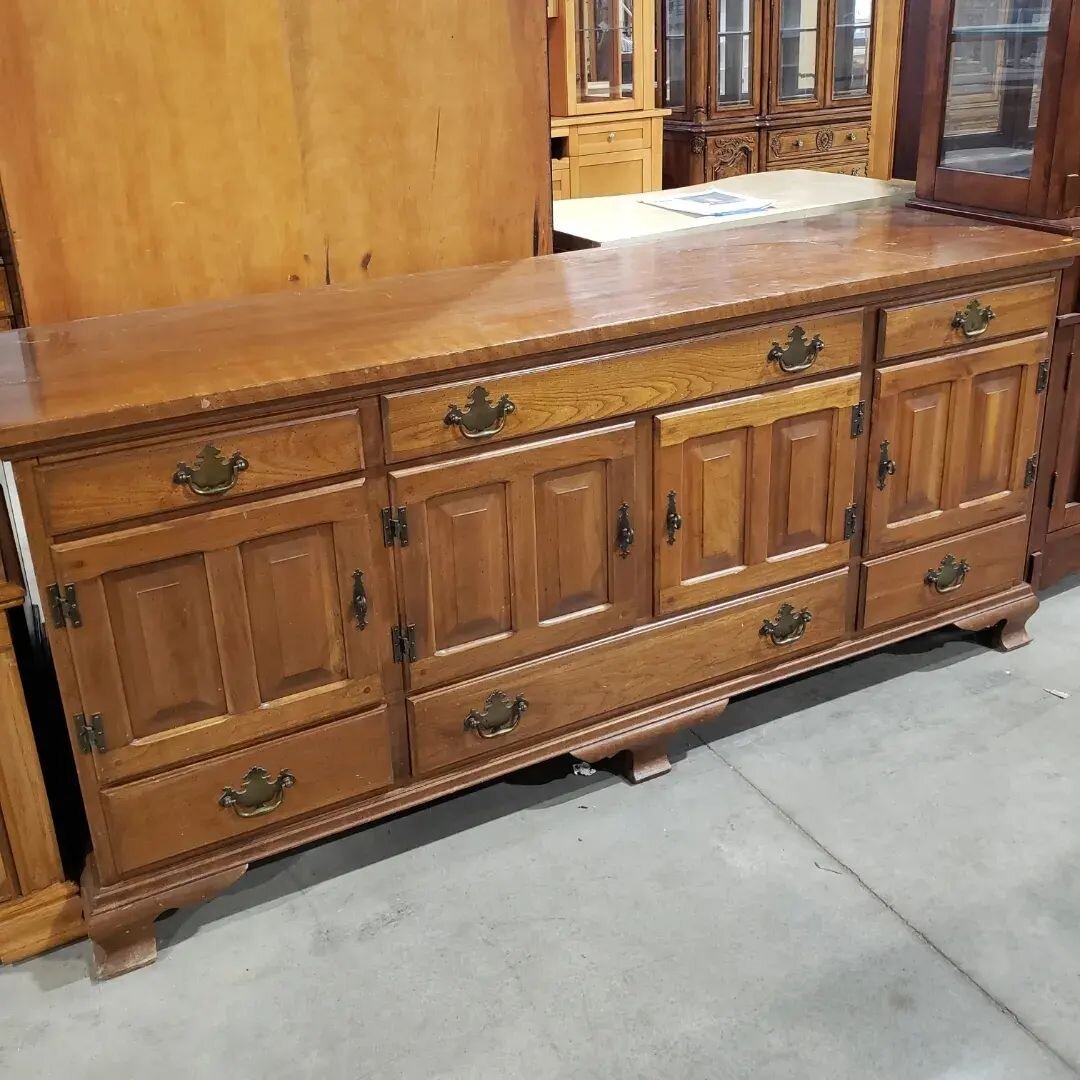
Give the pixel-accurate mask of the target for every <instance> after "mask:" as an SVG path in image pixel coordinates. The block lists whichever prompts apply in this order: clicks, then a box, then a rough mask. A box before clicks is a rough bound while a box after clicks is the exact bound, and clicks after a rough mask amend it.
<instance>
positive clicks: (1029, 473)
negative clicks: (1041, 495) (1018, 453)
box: [1024, 454, 1039, 488]
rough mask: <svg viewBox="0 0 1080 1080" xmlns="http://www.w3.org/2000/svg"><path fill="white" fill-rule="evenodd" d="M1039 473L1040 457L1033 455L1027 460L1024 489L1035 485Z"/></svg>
mask: <svg viewBox="0 0 1080 1080" xmlns="http://www.w3.org/2000/svg"><path fill="white" fill-rule="evenodd" d="M1038 471H1039V455H1038V454H1032V455H1031V457H1029V458H1028V459H1027V466H1026V468H1025V469H1024V487H1026V488H1029V487H1031V485H1032V484H1034V483H1035V475H1036V473H1038Z"/></svg>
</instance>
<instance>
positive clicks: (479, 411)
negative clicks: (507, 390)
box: [443, 386, 517, 439]
mask: <svg viewBox="0 0 1080 1080" xmlns="http://www.w3.org/2000/svg"><path fill="white" fill-rule="evenodd" d="M468 401H469V405H468V407H467V408H466V409H464V410H462V409H459V408H458V406H457V405H451V406H450V409H449V411H448V412H447V414H446V416H445V417H443V423H444V424H446V426H447V427H456V428H457V429H458V430H459V431H460V432H461V434H462V435H464V436H465V438H466V439H488V438H490V437H491V436H492V435H498V434H499V432H500V431H502V429H503V427H504V426H505V424H506V418H507V417H508V416H509V415H510V414H511V413H512V412H513V411H514V410H515V408H517V406H516V405H514V403H513V402H512V401H511V400H510V395H509V394H503V396H502V397H501V398H499V400H498V401H497V402H495V404H494V405H492V403H491V399H490V398H489V397H488V392H487V390H485V389H484V388H483V387H482V386H476V387H474V388H473V389H472V391H471V393H470V394H469V397H468Z"/></svg>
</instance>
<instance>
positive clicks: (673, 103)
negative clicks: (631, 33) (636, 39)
mask: <svg viewBox="0 0 1080 1080" xmlns="http://www.w3.org/2000/svg"><path fill="white" fill-rule="evenodd" d="M660 35H661V40H662V41H663V43H664V53H663V56H662V57H661V61H662V63H663V71H664V77H663V87H662V94H663V99H664V108H665V109H679V110H681V109H685V108H686V0H660Z"/></svg>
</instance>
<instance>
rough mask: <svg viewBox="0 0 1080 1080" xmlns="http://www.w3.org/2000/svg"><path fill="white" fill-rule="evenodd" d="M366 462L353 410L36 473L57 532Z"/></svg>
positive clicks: (327, 474) (72, 461) (78, 460)
mask: <svg viewBox="0 0 1080 1080" xmlns="http://www.w3.org/2000/svg"><path fill="white" fill-rule="evenodd" d="M363 467H364V455H363V450H362V448H361V441H360V421H359V417H358V415H357V413H356V411H355V410H351V411H348V412H341V413H336V414H333V415H330V416H316V417H305V418H301V419H296V420H290V421H288V422H286V423H277V424H266V425H264V426H259V427H246V428H227V429H224V430H221V431H215V432H212V433H210V434H204V435H202V436H195V435H191V436H185V437H183V438H174V439H165V440H162V441H161V442H154V443H149V444H145V445H137V446H131V447H129V448H126V449H124V450H115V451H109V452H108V453H102V454H90V455H85V454H84V455H82V456H80V457H72V458H69V459H68V460H65V461H58V462H55V463H51V464H47V465H43V466H41V467H40V468H39V469H38V470H37V478H38V485H39V489H40V491H41V501H42V505H43V507H44V512H45V524H46V527H47V529H48V530H49V532H50V533H51V534H52V535H54V536H57V535H60V534H62V533H65V532H73V531H75V530H77V529H88V528H93V527H94V526H99V525H111V524H113V523H115V522H118V521H130V520H133V519H135V518H140V517H146V516H149V515H151V514H160V513H164V512H167V511H170V510H182V509H185V508H187V509H190V508H195V507H205V506H214V505H215V504H217V503H220V502H222V501H223V500H228V499H232V498H236V497H237V496H241V495H251V494H254V493H256V492H261V491H268V490H271V489H273V488H280V487H286V486H288V485H291V484H299V483H304V482H306V481H311V480H322V479H329V478H331V477H337V476H343V475H345V474H349V473H356V472H359V471H360V470H362V469H363Z"/></svg>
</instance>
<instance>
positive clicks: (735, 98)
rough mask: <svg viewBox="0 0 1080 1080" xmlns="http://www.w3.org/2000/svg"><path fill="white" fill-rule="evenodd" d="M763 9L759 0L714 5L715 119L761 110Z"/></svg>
mask: <svg viewBox="0 0 1080 1080" xmlns="http://www.w3.org/2000/svg"><path fill="white" fill-rule="evenodd" d="M815 3H816V0H815ZM764 11H765V5H764V4H762V3H760V2H758V0H722V2H720V3H716V4H713V5H712V6H711V9H710V19H709V31H708V35H709V36H708V50H709V61H708V63H709V67H708V70H709V86H708V95H709V116H710V117H713V118H714V119H719V118H723V117H735V116H744V115H754V114H756V113H758V112H760V111H761V108H760V96H761V95H760V89H759V88H760V83H761V80H760V77H759V72H758V69H759V66H760V65H759V57H760V55H761V26H762V18H763V15H764Z"/></svg>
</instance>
